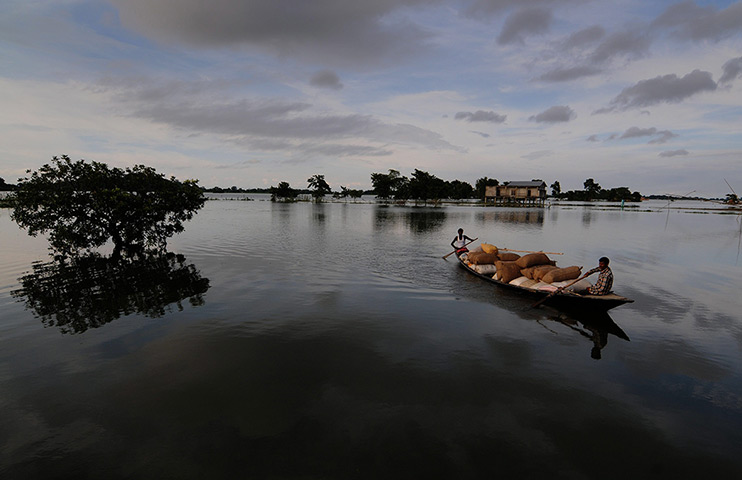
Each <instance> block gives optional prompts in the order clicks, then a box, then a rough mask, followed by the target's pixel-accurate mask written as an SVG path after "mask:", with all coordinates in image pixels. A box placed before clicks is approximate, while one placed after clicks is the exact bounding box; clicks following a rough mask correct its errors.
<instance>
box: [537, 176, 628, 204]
mask: <svg viewBox="0 0 742 480" xmlns="http://www.w3.org/2000/svg"><path fill="white" fill-rule="evenodd" d="M583 186H584V187H585V188H584V190H569V191H567V192H562V189H561V185H559V181H555V182H554V183H552V184H551V186H550V188H551V196H552V197H554V198H559V199H561V200H572V201H587V202H590V201H593V200H606V201H609V202H620V201H621V200H624V201H627V202H641V201H642V194H641V193H639V192H632V191H631V190H629V188H628V187H617V188H608V189H604V188H602V187H601V186H600V184H599V183H597V182H596V181H595V180H593V179H592V178H588V179H587V180H585V182H584V183H583Z"/></svg>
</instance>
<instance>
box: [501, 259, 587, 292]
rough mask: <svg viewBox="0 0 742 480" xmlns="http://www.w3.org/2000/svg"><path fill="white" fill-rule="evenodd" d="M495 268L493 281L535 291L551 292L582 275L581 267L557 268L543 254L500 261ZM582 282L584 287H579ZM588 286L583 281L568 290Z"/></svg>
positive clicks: (553, 262)
mask: <svg viewBox="0 0 742 480" xmlns="http://www.w3.org/2000/svg"><path fill="white" fill-rule="evenodd" d="M495 266H496V268H497V272H496V273H495V276H494V278H495V280H500V281H501V282H505V283H509V284H511V285H516V286H519V287H523V288H531V289H535V290H546V291H553V290H556V289H557V288H560V287H563V286H565V285H567V284H569V283H570V282H571V281H572V280H574V279H576V278H579V277H580V275H582V267H577V266H571V267H566V268H559V267H557V266H556V262H555V261H554V260H551V259H550V258H549V257H548V256H547V255H546V254H545V253H529V254H527V255H523V256H522V257H520V258H518V259H517V260H515V261H512V262H506V261H500V262H499V263H497V264H496V265H495ZM583 282H584V283H585V284H586V285H581V283H583ZM589 286H590V282H588V281H587V280H583V281H580V282H578V283H576V284H575V285H574V286H572V287H571V288H569V290H572V291H573V290H582V289H584V288H587V287H589Z"/></svg>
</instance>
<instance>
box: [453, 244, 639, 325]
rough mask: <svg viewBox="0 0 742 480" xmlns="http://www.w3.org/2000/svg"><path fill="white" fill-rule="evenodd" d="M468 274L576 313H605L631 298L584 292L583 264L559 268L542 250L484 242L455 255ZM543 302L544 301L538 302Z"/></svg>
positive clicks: (613, 294)
mask: <svg viewBox="0 0 742 480" xmlns="http://www.w3.org/2000/svg"><path fill="white" fill-rule="evenodd" d="M457 257H458V259H459V262H460V263H461V266H462V267H463V268H464V269H466V270H467V271H468V272H469V273H471V274H473V275H475V276H477V277H479V278H481V279H482V280H485V281H487V282H490V283H494V284H495V285H498V286H500V287H503V288H507V289H511V290H516V291H520V292H523V293H524V294H527V295H529V296H531V297H532V298H533V299H534V300H537V301H539V303H542V304H543V305H549V306H552V307H555V308H558V309H561V310H569V311H574V312H579V313H591V312H606V311H608V310H610V309H612V308H615V307H618V306H621V305H623V304H625V303H632V302H633V300H631V299H629V298H626V297H623V296H621V295H617V294H616V293H614V292H610V293H608V294H605V295H591V294H588V293H586V291H587V289H588V288H589V287H590V286H591V283H590V282H589V281H588V280H587V279H580V280H579V281H577V282H575V281H576V280H577V279H578V278H579V277H580V276H581V275H582V273H581V269H582V267H578V266H569V267H566V268H559V267H557V266H556V262H555V261H554V260H552V259H551V258H549V256H548V255H547V254H545V253H543V252H531V253H529V254H527V255H523V256H520V255H518V254H516V253H513V252H512V251H506V250H504V249H501V250H498V249H497V248H496V247H493V246H492V245H487V244H483V245H482V246H480V247H477V248H476V249H474V250H472V251H471V252H464V253H459V254H457ZM541 301H543V302H541Z"/></svg>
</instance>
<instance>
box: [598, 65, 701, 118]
mask: <svg viewBox="0 0 742 480" xmlns="http://www.w3.org/2000/svg"><path fill="white" fill-rule="evenodd" d="M714 90H716V82H714V80H713V78H712V77H711V74H710V73H709V72H702V71H701V70H694V71H692V72H691V73H689V74H687V75H685V76H684V77H678V76H677V75H675V74H670V75H662V76H659V77H655V78H651V79H649V80H641V81H640V82H638V83H637V84H636V85H634V86H632V87H628V88H625V89H624V90H623V91H622V92H621V93H619V94H618V96H616V98H614V99H613V100H611V103H610V106H609V107H606V108H601V109H600V110H598V111H596V112H595V113H606V112H612V111H624V110H628V109H631V108H639V107H647V106H650V105H656V104H658V103H679V102H682V101H683V100H685V99H686V98H688V97H691V96H693V95H695V94H697V93H701V92H708V91H714Z"/></svg>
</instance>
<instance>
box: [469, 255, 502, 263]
mask: <svg viewBox="0 0 742 480" xmlns="http://www.w3.org/2000/svg"><path fill="white" fill-rule="evenodd" d="M467 258H468V260H469V262H471V263H473V264H474V265H492V264H494V263H495V262H496V261H498V260H499V258H497V255H496V254H494V253H484V252H469V253H468V255H467Z"/></svg>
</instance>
